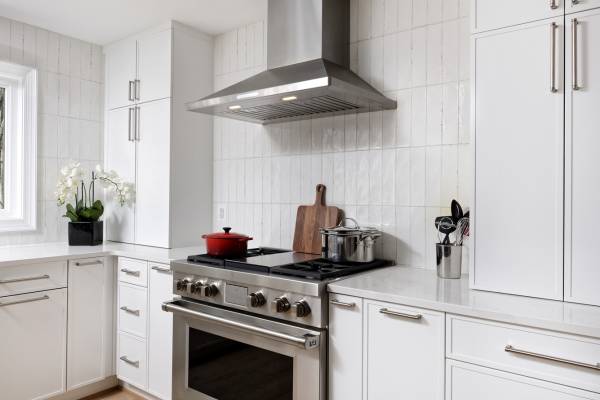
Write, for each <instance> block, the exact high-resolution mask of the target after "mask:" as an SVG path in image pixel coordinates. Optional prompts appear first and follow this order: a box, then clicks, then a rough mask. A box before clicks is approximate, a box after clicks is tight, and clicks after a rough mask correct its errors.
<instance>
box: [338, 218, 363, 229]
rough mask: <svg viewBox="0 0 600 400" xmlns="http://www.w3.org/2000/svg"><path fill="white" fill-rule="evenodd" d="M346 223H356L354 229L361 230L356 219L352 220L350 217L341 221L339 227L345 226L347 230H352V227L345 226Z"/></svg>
mask: <svg viewBox="0 0 600 400" xmlns="http://www.w3.org/2000/svg"><path fill="white" fill-rule="evenodd" d="M346 221H352V222H354V228H355V229H359V228H360V226H359V225H358V222H357V221H356V220H355V219H354V218H350V217H346V218H342V220H341V221H340V223H339V224H338V226H343V227H345V228H352V227H350V226H347V225H346V224H345V222H346Z"/></svg>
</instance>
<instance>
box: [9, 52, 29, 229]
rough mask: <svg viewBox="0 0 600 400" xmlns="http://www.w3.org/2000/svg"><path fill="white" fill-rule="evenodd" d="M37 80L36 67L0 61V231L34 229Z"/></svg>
mask: <svg viewBox="0 0 600 400" xmlns="http://www.w3.org/2000/svg"><path fill="white" fill-rule="evenodd" d="M37 83H38V74H37V70H36V69H35V68H31V67H26V66H23V65H18V64H13V63H8V62H1V61H0V86H2V87H4V88H5V128H4V151H5V156H4V163H5V164H4V209H0V233H2V232H23V231H32V230H36V229H37V193H38V192H37V104H38V85H37Z"/></svg>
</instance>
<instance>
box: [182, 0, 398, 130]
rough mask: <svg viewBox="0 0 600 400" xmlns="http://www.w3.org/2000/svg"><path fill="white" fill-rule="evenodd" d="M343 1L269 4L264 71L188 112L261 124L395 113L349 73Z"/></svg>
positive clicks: (347, 19) (277, 1)
mask: <svg viewBox="0 0 600 400" xmlns="http://www.w3.org/2000/svg"><path fill="white" fill-rule="evenodd" d="M349 13H350V9H349V0H269V15H268V27H267V29H268V43H267V48H268V49H267V67H268V69H267V70H266V71H264V72H261V73H259V74H257V75H254V76H252V77H250V78H248V79H246V80H243V81H241V82H239V83H236V84H234V85H232V86H229V87H227V88H225V89H223V90H221V91H219V92H217V93H214V94H212V95H210V96H207V97H205V98H203V99H200V100H198V101H194V102H191V103H189V104H188V105H187V106H188V110H190V111H195V112H200V113H204V114H211V115H219V116H223V117H228V118H233V119H238V120H243V121H250V122H256V123H262V124H269V123H275V122H284V121H291V120H298V119H307V118H311V117H316V116H318V117H321V116H325V115H332V114H333V115H336V114H346V113H357V112H368V111H376V110H388V109H395V108H396V102H395V101H394V100H390V99H388V98H387V97H385V96H384V95H382V94H381V93H379V92H378V91H377V90H376V89H375V88H373V87H372V86H371V85H369V84H368V83H367V82H365V81H364V80H363V79H361V78H360V77H359V76H358V75H356V74H355V73H354V72H352V71H350V69H349V51H350V50H349V47H350V46H349V37H350V34H349V32H350V26H349V25H350V16H349Z"/></svg>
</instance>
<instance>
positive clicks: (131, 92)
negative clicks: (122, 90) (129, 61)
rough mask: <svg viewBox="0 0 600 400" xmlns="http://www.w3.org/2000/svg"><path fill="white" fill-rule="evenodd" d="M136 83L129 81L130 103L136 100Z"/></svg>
mask: <svg viewBox="0 0 600 400" xmlns="http://www.w3.org/2000/svg"><path fill="white" fill-rule="evenodd" d="M134 86H135V81H129V96H128V97H129V101H134V100H135V97H134V96H135V93H134V92H135V88H134Z"/></svg>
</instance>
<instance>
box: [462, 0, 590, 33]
mask: <svg viewBox="0 0 600 400" xmlns="http://www.w3.org/2000/svg"><path fill="white" fill-rule="evenodd" d="M565 1H568V2H569V3H570V2H571V0H527V1H523V0H472V1H471V15H472V24H473V26H472V28H473V32H483V31H489V30H491V29H498V28H505V27H508V26H513V25H518V24H523V23H527V22H533V21H537V20H541V19H545V18H552V17H558V16H561V15H563V14H564V12H565ZM587 1H596V2H597V1H598V0H587Z"/></svg>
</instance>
